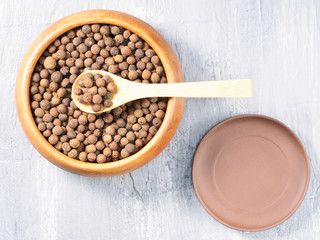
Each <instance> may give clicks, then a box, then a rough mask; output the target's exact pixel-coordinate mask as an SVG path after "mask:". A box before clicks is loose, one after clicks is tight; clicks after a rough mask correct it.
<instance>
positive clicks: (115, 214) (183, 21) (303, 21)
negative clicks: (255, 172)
mask: <svg viewBox="0 0 320 240" xmlns="http://www.w3.org/2000/svg"><path fill="white" fill-rule="evenodd" d="M98 8H102V9H114V10H119V11H124V12H127V13H129V14H133V15H135V16H137V17H139V18H141V19H142V20H145V21H146V22H148V23H149V24H150V25H151V26H153V27H154V28H156V29H157V30H158V31H159V32H160V33H161V34H162V35H163V36H164V37H165V38H166V39H167V40H168V41H169V43H170V44H171V46H172V47H173V48H174V50H175V51H176V53H177V55H178V58H179V59H180V62H181V65H182V68H183V71H184V76H185V81H189V82H190V81H206V80H219V79H236V78H251V79H252V80H253V87H254V92H253V98H251V99H188V100H187V101H186V105H185V111H184V116H183V119H182V122H181V124H180V127H179V129H178V131H177V133H176V135H175V137H174V138H173V140H172V141H171V143H170V144H169V145H168V147H167V148H166V149H165V150H164V151H163V152H162V153H161V154H160V155H159V156H158V157H157V158H156V159H155V160H153V161H152V162H150V163H149V164H148V165H146V166H144V167H143V168H141V169H139V170H137V171H135V172H132V173H131V174H127V175H123V176H119V177H112V178H98V179H97V178H88V177H82V176H78V175H74V174H71V173H67V172H65V171H63V170H60V169H58V168H57V167H55V166H54V165H52V164H51V163H49V162H48V161H46V160H45V159H44V158H42V157H41V156H40V155H39V154H38V153H37V151H36V150H35V149H34V148H33V147H32V146H31V144H30V143H29V142H28V140H27V138H26V137H25V135H24V133H23V131H22V129H21V127H20V124H19V122H18V118H17V116H16V112H15V107H14V101H13V99H14V85H15V77H16V72H17V69H18V65H19V63H20V61H21V59H22V56H23V54H24V53H25V51H26V49H27V48H28V46H29V45H30V44H31V42H32V41H33V40H34V39H35V37H36V36H37V35H38V34H39V33H40V32H41V31H42V30H43V29H44V28H45V27H47V26H48V25H49V24H51V23H52V22H54V21H56V20H57V19H59V18H61V17H64V16H66V15H68V14H70V13H74V12H77V11H82V10H86V9H98ZM0 20H1V21H0V35H1V38H0V44H1V48H0V55H1V58H0V66H1V68H0V70H1V74H2V76H1V79H0V91H1V94H0V101H1V102H2V103H5V104H1V105H0V111H1V114H0V133H1V144H0V153H1V155H2V157H1V158H0V184H1V194H0V233H1V239H8V240H10V239H50V240H51V239H58V240H64V239H98V240H99V239H248V240H252V239H290V240H291V239H297V240H298V239H319V236H320V221H319V219H320V205H319V203H320V201H319V198H320V191H319V189H320V159H319V157H320V149H319V146H320V138H319V133H320V120H319V116H320V88H319V85H320V84H319V78H320V68H319V64H320V45H319V42H320V2H319V1H316V0H297V1H290V0H283V1H276V0H272V1H255V0H251V1H249V0H248V1H242V0H241V1H237V0H230V1H222V0H214V1H188V2H187V1H182V0H179V1H173V0H171V1H161V0H157V1H156V0H148V1H144V2H141V1H129V0H122V1H99V0H90V1H89V0H84V1H76V0H70V1H62V0H55V1H48V0H46V1H44V0H43V1H36V0H25V1H18V0H12V1H8V0H4V1H0ZM243 113H259V114H265V115H268V116H270V117H273V118H276V119H279V120H280V121H283V122H284V123H285V124H287V125H288V126H289V127H290V128H291V129H292V130H293V131H294V132H295V133H296V134H297V135H298V136H299V138H300V139H301V141H302V142H303V144H304V145H305V147H306V150H307V152H308V155H309V158H310V164H311V165H310V166H311V179H310V186H309V190H308V193H307V196H306V198H305V200H304V201H303V203H302V205H301V206H300V208H299V209H298V210H297V212H296V213H294V215H293V216H292V217H291V218H290V219H288V220H287V221H286V222H284V223H283V224H281V225H280V226H278V227H276V228H273V229H270V230H267V231H264V232H257V233H246V232H239V231H236V230H232V229H229V228H227V227H225V226H223V225H222V224H220V223H218V222H217V221H215V220H214V219H212V218H211V217H210V216H209V214H207V213H206V212H205V210H204V209H203V208H202V207H201V205H200V203H199V202H198V200H197V198H196V196H195V193H194V190H193V186H192V181H191V165H192V158H193V154H194V152H195V149H196V147H197V144H198V143H199V141H200V139H201V138H202V137H203V136H204V135H205V133H206V132H207V131H208V130H209V129H210V128H211V127H212V126H214V125H215V124H216V123H218V122H220V121H222V120H223V119H226V118H228V117H231V116H235V115H239V114H243Z"/></svg>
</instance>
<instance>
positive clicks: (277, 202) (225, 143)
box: [192, 115, 310, 231]
mask: <svg viewBox="0 0 320 240" xmlns="http://www.w3.org/2000/svg"><path fill="white" fill-rule="evenodd" d="M309 176H310V169H309V161H308V158H307V154H306V151H305V149H304V147H303V145H302V144H301V142H300V141H299V139H298V138H297V136H296V135H295V134H294V133H293V132H292V131H291V130H290V129H289V128H288V127H287V126H285V125H284V124H283V123H281V122H279V121H277V120H275V119H272V118H269V117H265V116H260V115H242V116H238V117H234V118H230V119H228V120H226V121H224V122H222V123H220V124H218V125H217V126H215V127H214V128H212V129H211V130H210V131H209V132H208V133H207V135H206V136H205V137H204V138H203V140H202V141H201V143H200V145H199V147H198V149H197V151H196V154H195V157H194V162H193V169H192V178H193V184H194V188H195V191H196V194H197V196H198V198H199V200H200V202H201V204H202V205H203V207H204V208H205V209H206V210H207V211H208V213H209V214H210V215H212V216H213V217H214V218H215V219H216V220H218V221H219V222H221V223H223V224H225V225H226V226H228V227H231V228H234V229H237V230H242V231H261V230H266V229H269V228H272V227H274V226H276V225H278V224H280V223H282V222H284V221H285V220H286V219H288V218H289V217H290V216H291V215H292V214H293V213H294V212H295V210H296V209H297V208H298V207H299V205H300V204H301V202H302V200H303V198H304V196H305V194H306V191H307V188H308V184H309Z"/></svg>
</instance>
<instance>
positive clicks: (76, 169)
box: [15, 10, 184, 177]
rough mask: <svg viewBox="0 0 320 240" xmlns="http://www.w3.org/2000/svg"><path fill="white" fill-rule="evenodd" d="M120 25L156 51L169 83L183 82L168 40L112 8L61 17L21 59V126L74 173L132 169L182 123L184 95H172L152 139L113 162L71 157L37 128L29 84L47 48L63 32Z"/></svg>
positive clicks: (17, 94)
mask: <svg viewBox="0 0 320 240" xmlns="http://www.w3.org/2000/svg"><path fill="white" fill-rule="evenodd" d="M93 23H105V24H111V25H117V26H121V27H123V28H125V29H129V30H130V31H132V32H134V33H136V34H137V35H139V36H140V37H141V38H143V39H144V40H145V41H146V42H147V43H148V44H149V45H150V46H151V47H152V48H153V49H154V50H155V52H156V53H157V55H158V56H159V58H160V60H161V62H162V64H163V67H164V69H165V72H166V75H167V79H168V82H171V83H172V82H183V74H182V70H181V66H180V63H179V61H178V58H177V56H176V55H175V53H174V51H173V50H172V48H171V47H170V45H169V43H168V42H167V41H166V40H165V39H164V38H163V37H162V36H161V35H160V34H159V33H158V32H157V31H156V30H155V29H153V28H152V27H151V26H150V25H148V24H147V23H145V22H143V21H142V20H140V19H138V18H135V17H133V16H131V15H128V14H125V13H121V12H117V11H111V10H90V11H83V12H79V13H75V14H72V15H69V16H67V17H64V18H62V19H60V20H59V21H57V22H55V23H53V24H51V25H50V26H49V27H48V28H47V29H45V30H44V31H43V32H42V33H41V34H40V35H39V36H38V37H37V38H36V40H35V41H34V42H33V43H32V44H31V46H30V47H29V49H28V51H27V52H26V54H25V55H24V58H23V60H22V62H21V65H20V68H19V71H18V75H17V81H16V89H15V100H16V108H17V113H18V117H19V120H20V123H21V125H22V128H23V130H24V132H25V134H26V135H27V137H28V138H29V140H30V142H31V143H32V145H33V146H34V147H35V148H36V149H37V150H38V151H39V152H40V153H41V155H42V156H44V157H45V158H46V159H48V160H49V161H50V162H52V163H53V164H55V165H57V166H58V167H60V168H62V169H64V170H67V171H70V172H72V173H76V174H80V175H85V176H94V177H106V176H115V175H121V174H125V173H128V172H131V171H133V170H135V169H137V168H139V167H141V166H143V165H145V164H146V163H148V162H150V161H151V160H152V159H153V158H155V157H156V156H157V155H158V154H159V153H160V152H161V151H162V150H163V149H164V148H165V147H166V146H167V144H168V143H169V142H170V140H171V138H172V137H173V135H174V134H175V132H176V130H177V128H178V125H179V123H180V120H181V117H182V113H183V107H184V98H170V99H169V101H168V105H167V111H166V115H165V118H164V120H163V123H162V125H161V127H160V128H159V130H158V132H157V133H156V135H155V136H154V137H153V138H152V140H151V141H150V142H149V143H148V144H147V145H146V146H144V147H143V148H142V149H141V150H140V151H138V152H137V153H135V154H134V155H132V156H130V157H128V158H125V159H122V160H119V161H116V162H110V163H103V164H98V163H90V162H81V161H79V160H75V159H72V158H70V157H68V156H66V155H65V154H63V153H62V152H60V151H58V150H57V149H55V148H54V147H53V146H52V145H51V144H50V143H49V142H48V141H47V140H46V139H45V137H44V136H43V135H42V134H41V132H40V131H39V130H38V128H37V126H36V124H35V121H34V118H33V116H32V113H31V107H30V99H29V87H30V82H31V75H32V73H33V70H34V68H35V66H36V63H37V61H38V59H39V58H40V56H41V55H42V53H43V52H44V51H45V49H46V48H47V47H48V46H49V45H50V44H51V43H52V42H53V41H54V40H55V39H56V38H58V37H59V36H60V35H62V34H63V33H65V32H67V31H68V30H71V29H73V28H76V27H79V26H81V25H85V24H93Z"/></svg>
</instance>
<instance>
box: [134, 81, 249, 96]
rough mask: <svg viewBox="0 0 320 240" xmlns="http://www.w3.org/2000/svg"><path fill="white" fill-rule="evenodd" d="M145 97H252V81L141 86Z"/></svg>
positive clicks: (140, 90) (139, 89) (140, 89)
mask: <svg viewBox="0 0 320 240" xmlns="http://www.w3.org/2000/svg"><path fill="white" fill-rule="evenodd" d="M137 91H138V92H139V93H137V92H136V94H139V95H140V96H143V97H192V98H219V97H251V96H252V81H251V79H239V80H221V81H206V82H185V83H167V84H142V86H141V84H140V88H138V89H137Z"/></svg>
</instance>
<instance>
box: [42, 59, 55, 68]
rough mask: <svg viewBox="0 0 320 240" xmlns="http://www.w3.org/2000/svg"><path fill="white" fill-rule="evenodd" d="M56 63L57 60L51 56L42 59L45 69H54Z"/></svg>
mask: <svg viewBox="0 0 320 240" xmlns="http://www.w3.org/2000/svg"><path fill="white" fill-rule="evenodd" d="M56 65H57V61H56V59H54V58H53V57H46V59H45V60H44V67H45V68H46V69H50V70H51V69H54V68H55V67H56Z"/></svg>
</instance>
